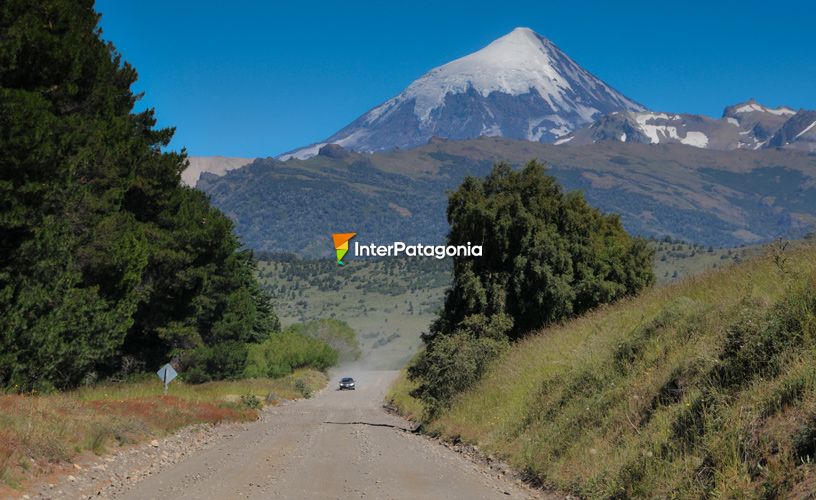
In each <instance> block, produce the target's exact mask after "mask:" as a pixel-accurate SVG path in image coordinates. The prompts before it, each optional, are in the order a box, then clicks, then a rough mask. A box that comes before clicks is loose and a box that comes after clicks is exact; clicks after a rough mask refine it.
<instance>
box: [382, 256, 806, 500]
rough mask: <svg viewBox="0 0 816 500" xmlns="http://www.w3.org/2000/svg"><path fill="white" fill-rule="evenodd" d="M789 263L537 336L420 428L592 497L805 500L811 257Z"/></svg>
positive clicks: (742, 271)
mask: <svg viewBox="0 0 816 500" xmlns="http://www.w3.org/2000/svg"><path fill="white" fill-rule="evenodd" d="M785 257H786V261H785V262H786V264H785V266H784V267H781V266H779V265H778V264H777V262H776V260H778V259H774V255H772V254H769V255H766V256H763V257H760V258H756V259H753V260H751V261H748V262H746V263H745V264H744V265H741V266H736V267H733V268H730V269H729V270H727V271H720V272H714V273H709V274H707V275H704V276H701V277H698V278H694V279H690V280H687V281H684V282H682V283H679V284H677V285H673V286H669V287H665V288H661V289H656V290H653V291H650V292H647V293H645V294H643V295H642V296H640V297H637V298H634V299H629V300H626V301H624V302H621V303H619V304H616V305H613V306H608V307H604V308H601V309H600V310H597V311H594V312H591V313H589V314H587V315H585V316H583V317H580V318H577V319H575V320H571V321H569V322H567V323H565V324H564V325H561V326H552V327H549V328H547V329H544V330H542V331H541V332H540V333H539V334H537V335H534V336H531V337H529V338H527V339H525V340H523V341H521V342H520V343H518V344H516V345H513V346H512V347H511V348H510V349H509V350H508V351H507V352H506V353H505V354H504V355H503V356H501V357H500V358H499V359H498V360H496V361H495V362H493V363H491V364H490V365H489V367H488V369H487V373H486V374H485V376H484V378H483V379H482V380H481V381H480V382H478V383H477V384H475V385H474V386H473V387H472V388H471V389H469V390H467V391H466V392H464V393H462V394H460V395H458V396H457V397H455V398H454V400H453V404H452V406H451V408H450V409H449V410H446V411H443V412H441V413H440V414H439V415H437V417H436V418H434V419H433V420H431V421H430V422H427V423H426V426H425V427H426V429H427V431H428V432H431V433H434V434H438V435H440V436H442V437H443V438H445V439H462V440H464V441H465V442H469V443H473V444H478V446H479V447H480V449H482V450H484V451H485V452H487V453H491V454H495V455H498V456H501V457H503V458H505V459H507V460H508V461H509V462H510V463H511V464H513V465H514V466H515V467H516V468H518V469H519V470H523V471H526V472H527V473H528V474H529V475H530V477H533V478H536V479H538V480H540V481H542V482H543V483H545V484H550V485H553V486H555V487H557V488H560V489H563V490H568V491H571V492H573V493H575V494H578V495H581V496H585V497H590V498H606V497H615V498H623V497H666V498H708V497H719V496H724V497H742V498H744V497H751V498H754V497H767V498H778V497H793V496H796V495H803V494H806V493H808V491H809V490H812V486H809V485H812V484H814V481H816V466H814V465H813V455H814V451H813V450H814V449H816V446H814V445H813V436H816V431H814V428H816V426H814V424H813V422H816V367H814V363H813V359H814V355H816V248H814V247H812V246H811V247H805V248H801V249H796V250H791V251H788V253H787V254H786V255H785ZM409 389H410V386H408V387H405V388H404V389H403V391H405V390H409ZM405 397H406V395H405V394H402V395H392V398H391V399H392V400H393V401H394V402H395V403H398V404H399V403H400V402H401V401H402V403H401V404H403V405H405V404H406V403H405V402H404V401H405ZM411 411H413V412H414V413H416V409H413V410H411Z"/></svg>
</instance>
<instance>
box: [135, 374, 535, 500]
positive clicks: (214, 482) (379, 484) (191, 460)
mask: <svg viewBox="0 0 816 500" xmlns="http://www.w3.org/2000/svg"><path fill="white" fill-rule="evenodd" d="M338 375H339V374H338ZM343 375H350V376H353V377H354V378H355V380H357V384H358V389H357V390H356V391H342V392H341V391H337V390H335V388H336V387H337V377H335V379H334V380H332V381H331V382H330V385H329V387H328V388H327V389H326V390H324V391H323V392H321V393H320V394H318V395H317V396H315V397H314V398H312V399H310V400H305V401H300V402H297V403H293V404H289V405H286V406H282V407H277V408H274V409H271V410H268V411H269V412H270V413H271V414H270V415H268V416H267V417H266V418H265V419H263V420H262V421H259V422H256V423H253V424H251V425H249V426H247V427H246V428H245V429H244V430H243V431H242V432H240V433H238V434H237V435H235V436H234V437H233V438H231V439H227V440H224V441H222V442H219V443H218V444H217V445H216V446H214V447H212V448H210V449H206V450H202V451H200V452H197V453H194V454H192V455H190V456H189V457H188V458H186V459H185V460H184V461H182V462H180V463H178V464H175V465H173V466H170V467H169V468H167V469H165V470H163V471H161V472H160V473H158V474H156V475H153V476H151V477H148V478H146V479H144V480H142V481H141V482H139V483H136V484H135V485H133V486H132V487H131V488H130V489H129V490H126V491H124V492H121V493H120V495H119V497H120V498H128V499H146V498H161V499H173V498H259V499H260V498H286V499H300V498H304V499H312V498H315V499H317V498H319V499H325V498H376V499H398V498H405V499H418V498H462V499H465V498H467V499H477V498H529V497H530V496H531V492H530V491H528V490H527V489H525V488H523V487H519V486H517V484H515V483H514V482H512V481H511V480H509V479H505V478H504V477H502V476H501V475H500V474H497V473H495V472H493V471H489V472H488V471H486V470H485V469H484V468H483V467H482V466H479V465H475V464H474V463H472V462H470V461H469V460H467V459H465V458H463V457H462V456H461V455H460V454H458V453H456V452H454V451H452V450H449V449H447V448H446V447H444V446H441V445H439V444H437V443H434V442H433V441H430V440H429V439H427V438H425V437H423V436H419V435H414V434H412V433H410V432H407V430H408V429H410V427H411V426H410V424H409V423H408V422H407V421H405V420H403V419H400V418H398V417H395V416H393V415H389V414H388V413H386V412H385V411H384V410H383V409H382V401H383V396H384V394H385V391H386V390H387V388H388V385H389V384H390V383H391V381H392V380H393V379H394V377H395V376H396V372H386V371H356V372H355V371H351V372H350V373H343Z"/></svg>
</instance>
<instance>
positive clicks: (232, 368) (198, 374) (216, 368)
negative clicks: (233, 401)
mask: <svg viewBox="0 0 816 500" xmlns="http://www.w3.org/2000/svg"><path fill="white" fill-rule="evenodd" d="M246 363H247V346H246V344H242V343H240V342H224V343H221V344H216V345H213V346H201V347H198V348H196V349H193V350H191V351H188V352H187V353H186V354H185V356H184V357H183V358H182V362H181V370H180V372H181V377H182V378H183V379H184V380H185V381H187V382H190V383H193V384H200V383H203V382H209V381H211V380H223V379H235V378H239V377H240V376H241V375H242V373H243V371H244V367H245V366H246Z"/></svg>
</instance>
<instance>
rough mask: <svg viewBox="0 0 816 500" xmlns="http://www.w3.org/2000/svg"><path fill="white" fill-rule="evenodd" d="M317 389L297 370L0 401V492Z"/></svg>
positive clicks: (319, 380) (313, 379)
mask: <svg viewBox="0 0 816 500" xmlns="http://www.w3.org/2000/svg"><path fill="white" fill-rule="evenodd" d="M154 377H155V376H154ZM325 384H326V377H325V375H323V374H322V373H320V372H317V371H314V370H299V371H296V372H294V373H293V374H290V375H288V376H285V377H283V378H279V379H275V380H270V379H248V380H239V381H221V382H210V383H205V384H198V385H190V384H185V383H183V382H173V383H172V384H171V386H170V390H169V392H168V394H167V395H164V394H163V387H162V384H161V382H160V381H159V380H158V379H157V378H150V379H147V378H145V379H143V380H140V381H136V382H129V383H106V384H101V385H97V386H95V387H88V388H83V389H78V390H75V391H70V392H64V393H60V394H48V395H31V394H28V395H20V394H6V395H0V490H2V487H3V486H6V487H10V488H19V487H21V486H22V485H23V483H24V482H25V481H26V480H29V479H32V478H35V477H37V476H40V475H43V474H47V473H49V472H50V471H51V470H53V469H54V468H56V467H58V466H60V465H64V464H67V463H69V462H71V461H74V460H76V459H77V458H78V457H79V456H81V455H83V454H86V453H93V454H103V453H105V452H108V451H111V450H113V449H115V448H117V447H120V446H125V445H129V444H133V443H138V442H140V441H144V440H146V439H152V438H154V437H161V436H164V435H166V434H170V433H172V432H174V431H176V430H178V429H180V428H181V427H184V426H187V425H191V424H200V423H212V424H214V423H218V422H225V421H247V420H253V419H255V418H256V415H257V412H256V409H257V408H260V407H261V406H262V405H263V404H275V403H276V402H278V401H280V400H285V399H296V398H301V397H308V396H310V395H311V394H312V393H314V392H315V391H317V390H318V389H320V388H322V387H323V386H325Z"/></svg>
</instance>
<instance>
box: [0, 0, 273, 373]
mask: <svg viewBox="0 0 816 500" xmlns="http://www.w3.org/2000/svg"><path fill="white" fill-rule="evenodd" d="M98 20H99V15H98V14H97V13H96V12H95V11H94V9H93V1H92V0H35V1H31V0H5V1H4V2H2V3H0V152H2V154H0V385H6V386H8V385H15V386H18V387H22V388H24V389H28V388H49V387H58V388H60V387H70V386H74V385H77V384H79V383H81V382H82V381H83V380H90V379H93V378H94V377H95V376H98V375H100V374H101V375H104V374H106V373H110V372H112V371H115V370H117V369H118V368H119V365H120V364H121V359H122V356H123V355H125V354H127V355H130V356H132V357H134V358H135V359H136V360H137V361H140V362H142V363H144V364H146V365H147V366H150V365H157V364H159V363H162V362H165V361H167V358H168V357H169V356H170V355H172V354H173V353H174V352H178V351H179V350H183V349H190V348H193V347H195V346H197V345H202V344H207V343H210V344H213V343H218V342H223V341H227V340H229V341H241V342H246V341H250V340H259V339H262V338H264V337H265V336H266V335H268V334H269V332H270V331H271V330H272V329H276V328H277V318H276V317H275V316H274V313H273V312H272V311H271V308H270V307H269V304H268V300H267V298H266V296H264V295H263V294H262V293H261V291H260V288H259V287H258V285H257V283H256V282H255V278H254V275H253V268H252V262H251V260H250V259H249V257H248V255H246V254H243V253H239V252H238V248H239V244H238V241H237V239H236V238H235V236H234V235H233V233H232V224H231V222H230V221H229V220H228V219H226V218H225V217H224V216H223V215H222V214H221V213H219V212H218V211H217V210H215V209H213V208H212V207H210V206H209V203H208V201H207V199H206V198H205V197H204V195H202V194H201V193H198V192H195V191H193V190H191V189H189V188H185V187H183V186H182V185H181V184H180V174H181V172H182V170H183V169H184V168H185V166H186V157H185V153H184V152H183V151H182V152H181V153H172V152H164V151H163V148H164V147H165V146H167V144H168V143H169V141H170V139H171V138H172V135H173V130H172V129H156V128H154V127H155V123H156V122H155V119H154V113H153V110H146V111H143V112H138V113H137V112H134V105H135V103H136V101H137V99H138V96H137V95H134V94H133V93H132V92H131V90H130V87H131V85H132V84H133V82H134V81H135V80H136V76H137V75H136V71H135V70H134V69H133V68H132V67H131V66H130V65H128V64H127V63H125V62H123V61H122V58H121V56H120V55H119V54H118V53H117V52H116V50H115V48H114V47H113V45H112V44H110V43H106V42H105V41H103V40H102V38H101V30H100V29H99V28H98Z"/></svg>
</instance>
